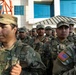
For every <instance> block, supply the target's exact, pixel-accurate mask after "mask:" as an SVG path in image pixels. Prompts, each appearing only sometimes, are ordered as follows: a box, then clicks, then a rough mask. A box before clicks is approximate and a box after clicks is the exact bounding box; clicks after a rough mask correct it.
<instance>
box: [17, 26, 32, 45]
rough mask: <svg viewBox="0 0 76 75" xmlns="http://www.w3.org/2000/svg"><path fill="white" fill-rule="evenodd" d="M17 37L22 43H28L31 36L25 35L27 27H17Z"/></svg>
mask: <svg viewBox="0 0 76 75" xmlns="http://www.w3.org/2000/svg"><path fill="white" fill-rule="evenodd" d="M18 36H19V39H20V40H21V41H22V42H23V43H27V44H28V43H29V41H30V39H31V37H30V36H28V35H27V29H26V28H25V27H21V28H19V35H18Z"/></svg>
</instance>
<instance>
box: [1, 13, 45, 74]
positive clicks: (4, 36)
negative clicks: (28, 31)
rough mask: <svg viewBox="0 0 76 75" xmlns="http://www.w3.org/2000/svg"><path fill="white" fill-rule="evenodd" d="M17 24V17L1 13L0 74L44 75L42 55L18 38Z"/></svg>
mask: <svg viewBox="0 0 76 75" xmlns="http://www.w3.org/2000/svg"><path fill="white" fill-rule="evenodd" d="M17 26H18V25H17V18H16V17H14V16H12V15H8V14H2V15H0V42H1V45H0V75H42V72H43V71H44V69H45V66H44V64H43V63H42V61H41V57H40V55H39V54H38V53H37V52H35V51H34V50H33V48H31V47H30V46H29V45H27V44H24V43H22V42H21V41H19V40H17V38H16V34H17Z"/></svg>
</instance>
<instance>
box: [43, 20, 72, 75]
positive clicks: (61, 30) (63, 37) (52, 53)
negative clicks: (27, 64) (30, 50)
mask: <svg viewBox="0 0 76 75" xmlns="http://www.w3.org/2000/svg"><path fill="white" fill-rule="evenodd" d="M56 33H57V37H56V38H52V39H51V40H50V41H49V42H47V43H45V44H44V45H43V51H44V53H43V58H42V59H43V62H45V65H46V66H47V69H49V70H51V72H52V68H53V61H54V60H55V59H56V58H57V55H58V54H59V53H60V52H61V51H62V50H65V49H66V47H67V46H68V45H69V44H71V42H69V41H68V39H67V37H68V35H69V24H68V23H66V22H64V21H60V22H59V23H58V24H57V28H56ZM50 62H52V63H51V64H50ZM49 65H50V66H51V67H49ZM51 72H50V73H51ZM48 75H49V74H48Z"/></svg>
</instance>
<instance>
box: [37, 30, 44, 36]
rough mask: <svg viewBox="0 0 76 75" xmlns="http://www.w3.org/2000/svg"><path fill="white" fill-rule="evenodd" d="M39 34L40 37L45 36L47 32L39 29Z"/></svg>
mask: <svg viewBox="0 0 76 75" xmlns="http://www.w3.org/2000/svg"><path fill="white" fill-rule="evenodd" d="M37 33H38V35H39V36H43V35H44V33H45V30H44V29H38V30H37Z"/></svg>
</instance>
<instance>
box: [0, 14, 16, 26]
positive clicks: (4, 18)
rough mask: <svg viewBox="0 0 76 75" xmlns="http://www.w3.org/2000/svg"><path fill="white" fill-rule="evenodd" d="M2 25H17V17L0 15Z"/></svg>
mask: <svg viewBox="0 0 76 75" xmlns="http://www.w3.org/2000/svg"><path fill="white" fill-rule="evenodd" d="M0 23H3V24H8V25H10V24H14V25H17V17H14V16H12V15H10V14H0Z"/></svg>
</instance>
